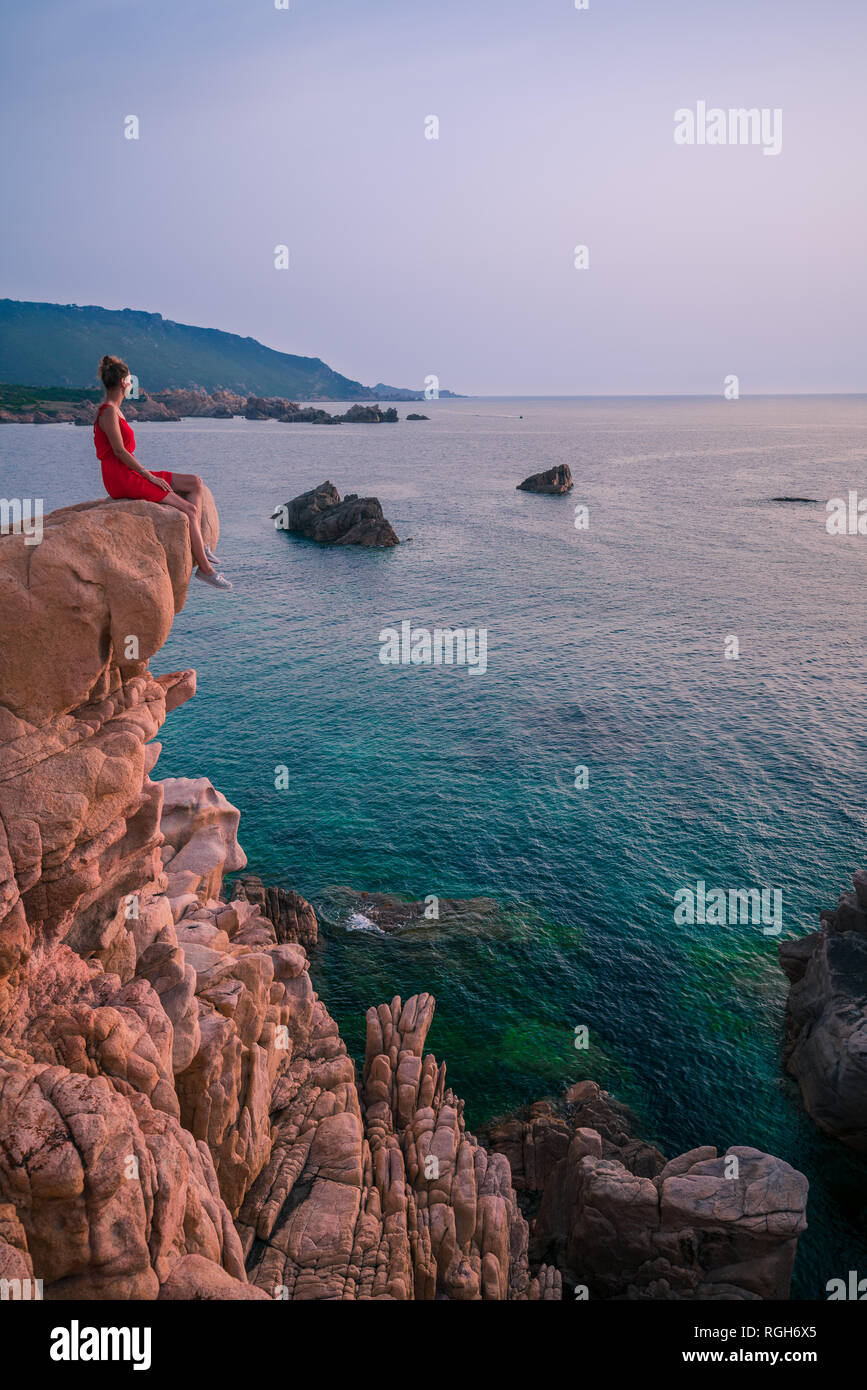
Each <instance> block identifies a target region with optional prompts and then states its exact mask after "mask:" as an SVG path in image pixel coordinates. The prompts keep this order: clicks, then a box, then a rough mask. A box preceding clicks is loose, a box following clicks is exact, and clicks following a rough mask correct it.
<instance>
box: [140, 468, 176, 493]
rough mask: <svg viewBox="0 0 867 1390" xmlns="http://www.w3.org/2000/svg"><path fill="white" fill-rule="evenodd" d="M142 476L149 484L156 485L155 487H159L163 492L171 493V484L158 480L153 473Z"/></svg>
mask: <svg viewBox="0 0 867 1390" xmlns="http://www.w3.org/2000/svg"><path fill="white" fill-rule="evenodd" d="M144 476H145V477H146V478H147V480H148V482H149V483H156V485H157V487H161V488H162V490H163V492H171V490H172V487H171V483H167V482H166V480H165V478H158V477H157V476H156V475H155V474H154V473H145V475H144Z"/></svg>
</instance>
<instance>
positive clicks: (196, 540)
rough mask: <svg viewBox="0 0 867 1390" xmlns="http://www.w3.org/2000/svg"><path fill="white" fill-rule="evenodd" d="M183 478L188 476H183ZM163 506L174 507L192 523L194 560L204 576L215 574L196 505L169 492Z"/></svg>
mask: <svg viewBox="0 0 867 1390" xmlns="http://www.w3.org/2000/svg"><path fill="white" fill-rule="evenodd" d="M180 476H181V477H186V476H188V475H186V474H183V473H182V474H181V475H180ZM201 495H202V494H201V487H200V488H199V499H200V508H201ZM163 505H164V506H166V507H174V508H175V510H176V511H179V512H183V513H184V516H185V517H186V518H187V521H188V522H189V523H190V548H191V550H192V552H193V559H194V560H195V562H196V564H197V565H198V567H199V569H200V570H201V571H202V574H213V573H214V567H213V565H212V564H210V563H209V561H208V557H207V556H206V554H205V542H204V540H203V539H202V527H201V522H200V519H199V518H200V511H198V512H197V511H196V507H195V504H194V503H193V502H192V500H188V499H187V498H186V497H179V496H178V494H177V493H176V492H167V493H166V495H165V497H164V498H163Z"/></svg>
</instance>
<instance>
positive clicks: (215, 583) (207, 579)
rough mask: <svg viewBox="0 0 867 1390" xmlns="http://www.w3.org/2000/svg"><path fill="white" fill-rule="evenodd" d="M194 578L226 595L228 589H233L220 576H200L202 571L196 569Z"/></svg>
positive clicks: (226, 580) (224, 578) (232, 586)
mask: <svg viewBox="0 0 867 1390" xmlns="http://www.w3.org/2000/svg"><path fill="white" fill-rule="evenodd" d="M196 578H197V579H201V581H202V583H203V584H210V586H211V588H212V589H221V590H222V591H223V593H228V591H229V590H230V589H232V588H234V585H232V584H230V583H229V581H228V579H226V577H225V576H224V575H222V574H202V571H201V570H200V569H197V570H196Z"/></svg>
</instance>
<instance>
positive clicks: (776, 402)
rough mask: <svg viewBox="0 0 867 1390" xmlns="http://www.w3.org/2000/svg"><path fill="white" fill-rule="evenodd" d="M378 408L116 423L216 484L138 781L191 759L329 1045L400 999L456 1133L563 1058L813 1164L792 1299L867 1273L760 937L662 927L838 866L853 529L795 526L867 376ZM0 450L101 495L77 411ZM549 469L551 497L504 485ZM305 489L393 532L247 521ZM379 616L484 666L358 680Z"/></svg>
mask: <svg viewBox="0 0 867 1390" xmlns="http://www.w3.org/2000/svg"><path fill="white" fill-rule="evenodd" d="M407 408H409V409H412V408H416V409H419V408H421V409H423V410H424V411H425V413H426V414H428V415H430V416H431V417H432V418H431V419H430V421H429V422H427V423H419V424H406V423H404V422H402V423H401V424H399V425H396V426H386V425H383V426H341V427H339V428H333V429H324V428H321V427H320V428H317V427H315V426H297V425H296V426H285V425H279V424H276V423H273V424H272V423H270V422H269V423H256V424H253V423H247V422H244V421H225V422H224V421H194V420H189V421H185V422H183V423H182V424H179V425H142V426H139V427H138V428H137V431H136V432H137V436H138V441H139V449H138V452H139V456H140V457H141V458H142V459H143V460H144V461H145V462H146V463H148V464H150V465H151V466H152V467H155V468H181V469H184V470H194V471H198V472H200V473H202V474H203V475H204V476H205V477H206V479H207V480H208V481H209V482H210V483H211V485H212V487H213V489H214V492H215V494H216V496H217V499H218V503H219V506H220V510H221V517H222V525H223V537H222V539H221V542H220V553H221V555H222V557H223V559H224V561H225V563H226V565H227V568H228V572H229V573H230V576H231V578H232V579H233V580H234V582H235V585H236V590H235V592H234V594H232V595H231V596H229V597H227V598H222V597H220V596H218V595H215V594H212V593H211V592H210V591H209V590H207V589H205V588H204V587H203V586H198V585H194V586H193V589H192V591H191V594H190V597H189V600H188V602H187V606H186V608H185V610H184V612H183V613H182V614H181V615H180V617H179V618H178V620H177V621H176V623H175V627H174V630H173V632H172V635H171V638H170V640H169V642H168V644H167V646H166V648H165V650H164V651H163V653H161V655H160V657H158V658H157V659H156V660H155V661H154V663H153V664H154V668H155V670H156V671H157V672H159V671H164V670H171V669H174V668H178V667H185V666H195V667H196V668H197V671H198V676H199V694H198V696H197V698H196V700H195V701H193V702H191V703H190V704H189V705H187V706H185V707H184V708H183V709H181V710H179V711H178V712H177V713H176V714H174V715H172V717H171V719H170V720H169V722H168V724H167V726H166V728H165V730H164V735H165V737H164V752H163V755H162V757H161V759H160V763H159V767H158V774H160V775H163V776H169V775H188V776H197V775H207V776H208V777H210V778H211V780H212V781H213V782H214V783H215V785H216V786H218V787H219V788H220V790H221V791H223V792H224V793H225V794H226V796H228V798H229V799H230V800H231V801H232V802H234V803H235V805H237V806H238V807H240V809H241V813H242V821H241V832H242V833H241V840H242V843H243V845H244V848H245V849H246V852H247V855H248V858H249V861H250V867H251V869H255V870H256V871H257V872H259V873H261V874H262V875H263V877H264V878H266V879H268V880H271V881H274V882H279V883H282V884H284V885H286V886H293V887H295V888H297V889H298V890H299V891H300V892H302V893H303V894H304V895H305V896H306V897H308V898H310V899H311V900H312V901H313V902H314V903H315V904H316V906H317V908H318V909H319V910H320V912H321V913H322V915H323V932H322V942H323V944H322V946H321V948H320V950H319V951H318V953H317V954H316V956H315V958H314V962H313V966H312V971H313V977H314V981H315V984H316V987H317V988H318V989H319V991H320V993H321V994H322V995H323V997H324V998H325V999H326V1000H327V1001H328V1004H329V1007H330V1008H331V1010H332V1012H333V1013H334V1015H335V1017H336V1018H337V1019H338V1021H339V1023H340V1027H341V1031H342V1033H343V1036H344V1037H345V1039H346V1041H347V1045H348V1046H349V1047H350V1050H351V1051H353V1052H354V1053H355V1054H356V1055H360V1054H361V1053H362V1052H363V1039H364V1013H365V1010H366V1008H367V1007H368V1006H369V1005H371V1004H375V1003H378V1002H380V1001H381V1000H383V999H388V998H390V997H391V996H392V995H393V994H395V993H399V994H401V995H404V996H406V995H408V994H410V993H411V992H413V991H415V990H419V989H426V990H430V991H431V992H433V993H434V994H435V995H436V998H437V1013H436V1018H435V1021H434V1026H433V1029H432V1032H431V1035H430V1039H429V1042H430V1046H431V1049H432V1050H433V1051H434V1052H435V1053H436V1054H437V1056H438V1057H440V1058H445V1059H446V1060H447V1062H448V1065H449V1078H450V1082H451V1084H452V1086H453V1087H454V1089H455V1091H456V1092H457V1093H458V1094H459V1095H462V1096H464V1097H465V1099H466V1103H467V1105H466V1113H467V1119H468V1123H469V1125H470V1128H476V1127H478V1126H479V1125H480V1124H481V1123H482V1122H483V1121H484V1120H486V1119H487V1118H489V1117H490V1116H492V1115H494V1114H497V1113H500V1112H502V1111H504V1110H506V1109H509V1108H512V1107H514V1106H517V1105H520V1104H523V1103H526V1102H528V1101H531V1100H534V1099H537V1098H539V1097H540V1096H541V1095H543V1094H545V1093H548V1092H554V1091H557V1090H559V1089H560V1088H561V1087H562V1086H563V1085H565V1084H568V1083H569V1082H571V1081H574V1080H576V1079H578V1078H579V1077H582V1076H588V1075H589V1076H593V1077H594V1078H595V1079H596V1080H598V1081H600V1082H601V1083H602V1084H603V1085H606V1086H607V1087H609V1088H610V1089H612V1090H614V1091H615V1092H616V1093H617V1094H618V1095H619V1096H621V1097H622V1098H623V1099H625V1100H627V1101H628V1102H629V1103H631V1104H632V1105H633V1107H634V1108H635V1109H636V1110H637V1111H638V1113H639V1114H640V1115H641V1117H642V1119H643V1121H644V1125H645V1129H646V1132H647V1134H648V1135H649V1137H651V1138H653V1139H654V1140H655V1141H656V1142H658V1143H659V1144H660V1146H661V1147H662V1148H663V1149H664V1150H665V1151H666V1152H667V1153H668V1154H669V1155H673V1154H674V1153H678V1152H681V1151H682V1150H685V1149H688V1148H691V1147H693V1146H695V1145H697V1144H700V1143H713V1144H716V1145H718V1146H719V1147H720V1148H724V1147H726V1146H727V1145H729V1144H734V1143H738V1144H751V1145H754V1146H756V1147H759V1148H763V1149H767V1150H769V1151H770V1152H773V1153H777V1154H779V1155H781V1156H782V1157H783V1158H785V1159H787V1160H788V1161H789V1162H791V1163H793V1164H794V1165H796V1166H797V1167H799V1168H801V1169H802V1170H803V1171H804V1172H806V1173H807V1175H808V1176H809V1178H810V1182H811V1198H810V1209H809V1218H810V1230H809V1232H808V1233H807V1235H806V1236H805V1237H804V1238H803V1240H802V1242H801V1247H800V1251H799V1257H798V1265H797V1269H796V1285H795V1291H796V1294H797V1295H798V1296H800V1297H803V1298H822V1297H824V1296H825V1295H824V1286H825V1283H826V1281H827V1280H828V1279H829V1278H831V1277H837V1276H841V1275H842V1276H845V1273H846V1271H847V1270H848V1269H850V1268H860V1269H861V1272H862V1273H863V1272H864V1271H865V1268H867V1241H865V1238H864V1227H865V1220H864V1218H865V1214H867V1212H865V1197H864V1191H865V1183H864V1179H865V1172H867V1165H865V1163H864V1162H863V1161H861V1160H859V1159H857V1158H856V1157H855V1156H854V1155H851V1154H849V1153H847V1152H846V1151H845V1150H843V1149H841V1148H840V1146H839V1145H837V1144H835V1143H833V1142H832V1141H830V1140H826V1139H824V1138H823V1137H822V1136H820V1135H819V1134H818V1133H817V1131H816V1130H815V1128H814V1126H813V1125H812V1123H811V1122H810V1121H809V1120H808V1119H806V1117H805V1116H804V1114H803V1111H802V1109H801V1106H800V1103H799V1100H798V1095H797V1090H796V1087H795V1086H794V1083H792V1082H791V1081H790V1080H789V1079H788V1078H786V1077H784V1076H783V1074H782V1072H781V1067H780V1058H779V1052H780V1044H781V1039H782V1035H783V1005H784V1000H785V993H786V982H785V978H784V977H783V975H782V972H781V971H780V969H779V967H778V964H777V942H776V939H775V938H773V937H768V936H764V935H763V934H762V932H761V930H760V929H759V928H757V927H753V926H748V925H743V926H727V927H711V926H700V925H695V926H675V925H674V920H673V907H674V894H675V893H676V891H677V890H678V888H681V887H684V886H687V885H691V884H694V883H695V882H696V880H698V879H704V880H705V881H706V882H707V884H708V886H709V887H710V886H720V887H724V888H750V887H766V888H769V887H778V888H780V889H781V890H782V895H783V899H782V900H783V935H784V936H791V935H799V934H801V933H803V932H804V931H806V930H809V929H811V928H812V927H813V926H814V925H815V924H816V922H817V918H818V913H819V911H820V910H821V909H822V908H823V907H830V906H833V905H834V903H835V902H836V899H837V895H838V893H839V891H840V889H841V888H842V887H844V886H845V885H846V884H847V883H848V881H849V879H850V877H851V874H852V873H853V871H854V870H855V869H856V868H858V867H860V866H862V865H865V864H867V847H865V819H867V807H865V796H864V767H865V755H867V729H865V721H864V717H863V715H864V710H863V698H862V695H863V689H864V675H865V656H864V622H863V595H864V589H865V564H867V561H865V555H867V551H865V546H867V541H865V540H864V539H863V538H859V537H852V538H849V537H830V536H828V535H827V533H826V531H825V527H824V519H825V509H824V503H825V500H826V499H827V498H829V497H832V496H838V495H845V493H846V492H847V491H848V489H849V488H857V487H858V486H859V484H862V485H863V481H864V472H865V462H867V447H865V442H864V441H865V439H867V399H864V398H849V399H845V398H842V399H833V398H816V399H805V398H801V399H795V398H779V399H765V400H749V399H744V400H741V401H739V402H724V401H717V400H698V399H693V400H685V399H680V400H660V399H657V400H613V399H607V400H583V401H582V400H524V401H514V400H496V401H493V400H488V401H479V400H471V401H470V400H468V401H442V402H430V403H429V404H428V405H425V406H424V407H407ZM407 408H405V407H400V413H401V415H403V414H404V413H405V410H406V409H407ZM521 416H523V418H520V417H521ZM0 449H2V456H3V491H4V493H5V494H7V495H11V494H13V493H14V492H15V491H16V490H18V491H19V492H21V493H23V494H24V495H28V496H29V495H31V494H32V493H33V492H34V491H36V490H37V484H36V481H35V480H36V479H38V480H39V490H40V491H41V492H42V494H43V495H44V497H45V506H46V510H49V509H51V508H53V507H55V506H60V505H64V504H65V503H67V502H69V501H77V500H81V499H82V498H84V497H87V496H94V495H98V494H99V493H100V491H101V489H100V487H99V484H98V478H97V474H96V471H95V468H94V465H93V459H92V442H91V438H90V434H89V432H88V431H85V430H82V429H75V428H73V427H71V426H52V427H50V428H49V427H40V428H24V427H12V426H10V427H8V428H6V429H4V430H3V431H2V433H0ZM562 462H566V463H569V464H570V466H571V468H572V471H573V473H574V475H575V480H576V485H575V489H574V491H573V492H572V493H571V494H569V495H568V496H566V497H563V498H557V497H555V498H549V497H538V496H533V495H530V494H526V493H522V492H518V491H516V490H515V484H516V483H517V482H519V481H520V480H521V479H522V478H523V477H525V476H526V475H527V474H528V473H531V472H536V471H538V470H540V469H542V468H547V467H550V466H552V465H553V464H555V463H562ZM325 478H328V479H330V480H331V481H332V482H333V483H335V485H336V486H337V487H338V488H339V489H340V491H341V493H344V492H355V491H357V492H360V493H362V494H375V495H377V496H378V497H379V498H380V499H381V501H382V503H383V507H384V510H385V514H386V516H387V517H388V518H389V519H390V520H391V522H392V524H393V525H394V526H395V528H396V530H397V532H398V534H399V535H400V536H401V537H406V536H412V537H413V539H412V541H411V542H410V543H409V544H406V545H401V546H400V547H399V548H397V549H396V550H393V551H389V552H364V551H359V550H353V549H328V548H322V547H318V546H316V545H314V544H313V543H311V542H307V541H304V540H299V539H296V538H293V537H289V536H286V535H284V534H282V533H279V532H276V531H275V530H274V528H273V526H272V525H271V523H270V522H269V520H268V518H269V514H270V513H271V511H272V510H273V509H274V507H275V506H276V505H277V504H278V503H280V502H283V501H285V500H287V499H289V498H291V497H293V496H294V495H296V494H297V493H299V492H301V491H303V490H305V489H306V488H308V487H311V486H313V485H315V484H316V483H319V482H321V481H323V480H324V479H325ZM777 494H787V495H798V496H803V497H808V498H815V499H817V502H816V503H815V504H812V505H796V504H774V503H772V502H770V501H769V500H768V499H769V498H771V497H773V496H775V495H777ZM578 503H585V504H587V505H588V506H589V508H590V527H589V530H587V531H579V530H576V529H575V526H574V525H573V514H574V507H575V506H576V504H578ZM403 619H409V620H411V621H412V623H413V624H414V625H415V626H427V627H434V626H437V625H439V626H459V627H465V628H469V627H485V628H487V631H488V669H487V671H486V672H485V673H484V674H479V675H471V674H470V672H469V671H468V670H467V669H466V668H452V669H449V668H446V667H398V668H392V667H387V666H384V665H383V664H382V663H381V662H380V661H379V659H378V652H379V642H378V637H379V632H380V630H381V629H382V628H384V627H386V626H389V625H399V624H400V622H401V621H402V620H403ZM729 634H734V635H736V636H737V637H738V639H739V644H740V656H739V658H738V659H737V660H726V659H724V641H725V638H726V636H727V635H729ZM578 764H584V765H586V766H587V767H588V769H589V775H590V784H589V786H588V787H587V788H586V789H583V790H578V789H576V787H575V785H574V780H575V778H574V771H575V767H576V765H578ZM280 765H285V766H286V767H288V769H289V786H288V788H287V789H286V790H277V789H276V788H275V769H276V768H277V767H278V766H280ZM343 885H346V886H348V887H350V888H351V889H353V890H356V891H357V892H361V891H362V890H368V891H382V892H388V893H397V894H404V895H406V896H409V897H416V898H418V897H424V896H425V895H427V894H436V895H438V896H440V897H449V898H461V899H463V898H474V897H479V896H484V897H487V898H490V899H493V900H494V902H495V904H496V909H495V910H494V911H492V912H487V913H474V912H472V911H471V910H470V909H468V910H467V911H466V913H465V914H463V915H460V914H459V915H458V917H457V918H456V919H454V918H452V919H446V918H443V919H441V921H440V922H439V923H434V924H432V926H431V928H430V929H429V930H422V931H413V932H411V933H407V934H405V935H403V936H401V935H397V936H394V937H383V936H380V935H376V934H373V933H369V932H364V931H350V930H347V913H348V909H347V901H348V899H347V897H346V895H345V894H343V893H339V892H337V891H335V890H337V889H338V888H339V887H340V886H343ZM579 1024H586V1025H587V1026H588V1027H589V1030H590V1047H589V1050H588V1051H582V1052H579V1051H576V1049H575V1047H574V1045H573V1043H574V1031H575V1027H576V1025H579Z"/></svg>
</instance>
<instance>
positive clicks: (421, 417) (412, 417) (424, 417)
mask: <svg viewBox="0 0 867 1390" xmlns="http://www.w3.org/2000/svg"><path fill="white" fill-rule="evenodd" d="M406 418H407V420H429V419H430V416H429V415H416V414H412V415H407V417H406Z"/></svg>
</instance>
